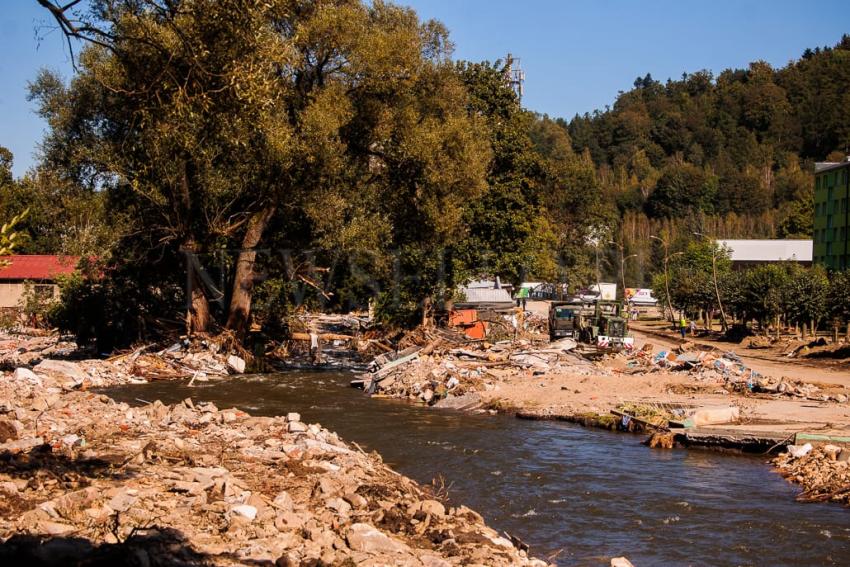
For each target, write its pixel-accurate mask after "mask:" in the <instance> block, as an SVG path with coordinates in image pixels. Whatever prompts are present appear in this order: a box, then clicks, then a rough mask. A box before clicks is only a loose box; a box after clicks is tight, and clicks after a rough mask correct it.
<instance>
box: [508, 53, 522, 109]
mask: <svg viewBox="0 0 850 567" xmlns="http://www.w3.org/2000/svg"><path fill="white" fill-rule="evenodd" d="M505 82H507V83H508V85H509V86H510V87H511V89H513V91H514V92H515V93H516V97H517V100H518V101H520V102H522V95H523V94H525V71H523V70H522V67H520V64H519V59H516V58H514V56H513V55H511V54H510V53H508V57H507V59H506V60H505Z"/></svg>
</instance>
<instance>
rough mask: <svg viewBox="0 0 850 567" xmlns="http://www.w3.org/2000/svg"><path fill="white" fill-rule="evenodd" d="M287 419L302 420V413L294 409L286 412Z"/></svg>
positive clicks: (290, 420)
mask: <svg viewBox="0 0 850 567" xmlns="http://www.w3.org/2000/svg"><path fill="white" fill-rule="evenodd" d="M286 421H288V422H293V421H301V414H300V413H296V412H294V411H291V412H289V413H288V414H286Z"/></svg>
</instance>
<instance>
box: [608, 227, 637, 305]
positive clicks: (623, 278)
mask: <svg viewBox="0 0 850 567" xmlns="http://www.w3.org/2000/svg"><path fill="white" fill-rule="evenodd" d="M608 244H613V245H614V246H616V247H617V248H618V249H619V250H620V281H621V283H622V284H623V301H625V300H626V260H628V259H629V258H637V254H629V255H628V256H625V252H626V247H625V246H623V245H622V244H620V243H619V242H614V241H613V240H609V241H608Z"/></svg>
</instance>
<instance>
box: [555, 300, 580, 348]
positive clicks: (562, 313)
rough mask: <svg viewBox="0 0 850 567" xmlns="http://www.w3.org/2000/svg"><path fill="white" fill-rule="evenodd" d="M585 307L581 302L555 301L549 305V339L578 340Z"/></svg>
mask: <svg viewBox="0 0 850 567" xmlns="http://www.w3.org/2000/svg"><path fill="white" fill-rule="evenodd" d="M587 314H588V310H587V305H586V304H585V303H583V302H581V301H555V302H553V303H552V304H550V305H549V339H550V340H553V341H554V340H557V339H561V338H564V337H570V338H573V339H578V336H579V332H580V330H581V329H582V327H583V318H584V317H586V316H587Z"/></svg>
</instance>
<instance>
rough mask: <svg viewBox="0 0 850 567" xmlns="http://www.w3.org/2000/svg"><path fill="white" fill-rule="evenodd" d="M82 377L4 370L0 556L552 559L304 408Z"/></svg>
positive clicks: (331, 561)
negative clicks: (148, 397) (268, 406)
mask: <svg viewBox="0 0 850 567" xmlns="http://www.w3.org/2000/svg"><path fill="white" fill-rule="evenodd" d="M42 364H43V363H42ZM48 366H49V365H48ZM38 368H39V367H38V365H36V367H35V369H36V370H37V369H38ZM43 369H44V366H42V370H43ZM115 382H116V383H120V382H121V380H120V379H117V380H116V381H115ZM85 390H86V387H85V386H83V383H82V382H80V383H73V382H72V381H71V379H70V378H67V377H65V378H61V377H59V375H58V374H55V375H53V376H52V375H51V373H48V372H43V373H38V372H31V371H27V370H24V369H21V370H18V371H16V372H14V373H12V374H10V375H4V376H3V378H2V380H0V399H2V400H3V408H2V410H3V411H2V414H3V417H2V418H0V434H2V438H0V441H2V443H0V490H2V491H3V498H2V509H0V538H2V539H3V540H4V543H3V545H2V546H0V557H2V558H3V559H4V563H6V564H21V563H23V562H35V563H39V562H40V563H41V564H57V562H58V563H63V562H64V563H68V562H71V563H75V562H79V561H85V562H87V564H102V565H106V564H119V563H128V562H133V563H137V564H140V565H146V564H184V565H239V564H246V563H251V564H258V565H261V564H268V565H274V564H276V565H423V566H429V567H430V566H440V565H459V564H481V565H538V566H542V565H546V563H545V562H542V561H539V560H535V559H529V558H528V557H526V554H525V552H524V551H522V550H521V549H519V548H518V547H517V545H516V544H515V543H513V542H511V541H510V540H509V539H508V538H506V537H505V536H504V535H500V534H499V533H497V532H496V531H495V530H493V529H492V528H489V527H487V526H486V524H485V523H484V521H483V519H482V518H481V516H480V515H478V514H477V513H476V512H474V511H472V510H470V509H469V508H466V507H464V506H453V507H447V506H445V505H444V504H443V503H442V502H441V497H442V495H441V494H440V493H439V491H438V490H429V489H428V488H426V487H424V486H420V485H418V484H417V483H415V482H413V481H412V480H410V479H408V478H407V477H404V476H402V475H399V474H398V473H396V472H394V471H393V470H391V469H390V468H389V467H387V466H386V465H384V464H383V462H382V460H381V458H380V457H379V456H378V455H377V454H375V453H371V454H367V453H365V452H362V451H360V450H358V448H357V447H352V446H349V445H347V444H346V443H345V442H343V441H342V440H341V439H340V438H339V437H338V436H337V435H336V434H334V433H332V432H329V431H327V430H325V429H323V428H322V427H321V426H319V425H315V424H311V425H308V424H306V423H303V422H302V421H301V418H300V416H299V415H298V414H296V413H293V412H289V413H288V415H287V416H285V417H254V416H251V415H249V414H247V413H246V412H244V411H241V410H238V409H219V408H217V407H215V405H213V404H211V403H199V404H195V403H193V402H192V401H191V400H190V399H187V400H185V401H184V402H182V403H179V404H174V405H165V404H162V403H159V402H157V401H153V402H152V403H145V404H144V405H142V406H141V407H131V406H129V405H128V404H126V403H117V402H115V401H113V400H112V399H111V398H109V397H108V396H105V395H102V394H97V393H93V392H90V391H85ZM520 547H521V544H520Z"/></svg>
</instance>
